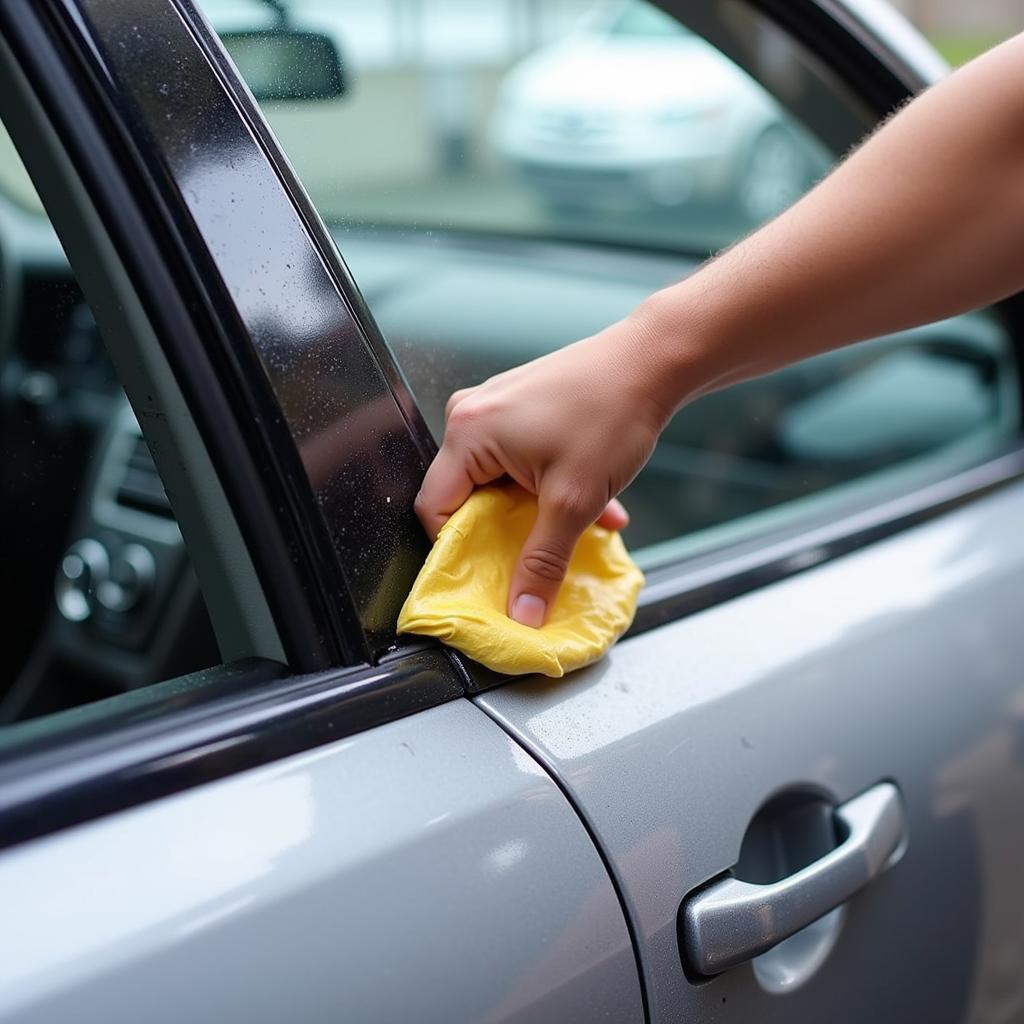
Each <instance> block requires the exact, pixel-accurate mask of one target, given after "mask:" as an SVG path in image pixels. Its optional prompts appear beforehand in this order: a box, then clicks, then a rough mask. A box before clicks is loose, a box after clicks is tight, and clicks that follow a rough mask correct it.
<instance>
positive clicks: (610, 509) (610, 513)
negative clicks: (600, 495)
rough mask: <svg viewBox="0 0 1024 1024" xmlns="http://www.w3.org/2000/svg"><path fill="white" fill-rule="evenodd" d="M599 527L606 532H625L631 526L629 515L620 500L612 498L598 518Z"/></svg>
mask: <svg viewBox="0 0 1024 1024" xmlns="http://www.w3.org/2000/svg"><path fill="white" fill-rule="evenodd" d="M597 525H598V526H603V527H604V528H605V529H606V530H624V529H625V528H626V527H627V526H629V513H628V512H627V511H626V506H625V505H623V504H622V502H621V501H619V499H618V498H612V500H611V501H609V502H608V504H607V505H606V506H605V510H604V511H603V512H602V513H601V514H600V515H599V516H598V517H597Z"/></svg>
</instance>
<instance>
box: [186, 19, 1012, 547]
mask: <svg viewBox="0 0 1024 1024" xmlns="http://www.w3.org/2000/svg"><path fill="white" fill-rule="evenodd" d="M202 6H203V8H204V10H205V11H206V13H207V14H208V16H209V17H210V19H211V22H212V23H213V25H214V27H215V28H216V29H218V30H219V31H221V33H222V37H223V38H224V41H225V43H226V45H227V47H228V49H229V51H230V52H232V53H233V54H234V55H235V57H236V60H237V61H238V63H239V67H240V69H241V70H242V71H243V74H245V75H246V76H247V78H248V80H249V82H250V84H251V86H252V88H253V90H254V92H255V94H256V95H257V98H258V99H259V100H260V101H261V103H262V105H263V109H264V111H265V113H266V115H267V117H268V119H269V121H270V123H271V125H272V127H273V128H274V130H275V132H276V133H277V135H278V137H279V139H280V141H281V142H282V144H283V146H284V148H285V149H286V151H287V153H288V155H289V157H290V159H291V160H292V162H293V164H294V165H295V167H296V169H297V171H298V173H299V175H300V177H301V178H302V180H303V182H304V184H305V185H306V186H307V188H308V189H309V191H310V194H311V196H312V198H313V200H314V202H315V203H316V205H317V206H318V208H319V211H320V213H321V214H322V215H323V217H324V219H325V221H326V222H327V223H328V225H329V227H330V228H331V230H332V231H333V232H334V234H335V237H336V239H337V241H338V243H339V246H340V248H341V250H342V252H343V254H344V255H345V257H346V259H347V260H348V262H349V264H350V266H351V267H352V270H353V272H354V274H355V277H356V279H357V281H358V282H359V284H360V286H361V288H362V290H363V292H364V295H365V296H366V299H367V300H368V302H369V304H370V306H371V309H372V310H373V312H374V314H375V316H376V317H377V320H378V322H379V323H380V325H381V327H382V329H383V331H384V334H385V336H386V337H387V339H388V341H389V344H390V345H391V347H392V349H393V351H394V353H395V355H396V358H397V359H398V361H399V363H400V365H401V366H402V369H403V370H404V372H405V373H406V375H407V378H408V379H409V381H410V384H411V386H412V389H413V391H414V393H415V394H416V397H417V400H418V401H419V403H420V406H421V408H422V409H423V411H424V414H425V416H426V418H427V420H428V422H429V423H430V425H431V427H432V429H433V430H434V432H435V433H436V434H438V435H440V433H441V431H442V429H443V409H444V403H445V401H446V399H447V397H448V395H449V394H450V393H451V392H452V391H454V390H456V389H458V388H460V387H465V386H467V385H470V384H474V383H478V382H479V381H481V380H482V379H484V378H486V377H488V376H490V375H492V374H495V373H498V372H501V371H502V370H505V369H507V368H509V367H510V366H513V365H516V364H518V363H521V362H523V361H525V360H528V359H531V358H534V357H536V356H539V355H541V354H543V353H544V352H547V351H550V350H551V349H552V348H555V347H557V346H559V345H564V344H567V343H569V342H572V341H574V340H576V339H578V338H580V337H584V336H586V335H588V334H591V333H593V332H594V331H597V330H599V329H600V328H602V327H604V326H605V325H607V324H608V323H610V322H612V321H613V320H615V319H618V318H619V317H622V316H624V315H625V314H626V313H628V312H629V310H630V309H632V308H633V307H634V306H635V305H636V303H637V302H639V301H640V300H641V299H642V298H643V297H644V296H645V295H646V294H649V293H650V292H651V291H653V290H655V289H657V288H659V287H661V286H663V285H665V284H667V283H669V282H671V281H672V280H674V279H677V278H678V277H680V276H682V275H685V274H687V273H690V272H692V270H693V269H694V268H695V267H696V266H697V265H698V264H699V262H700V261H701V260H702V259H705V258H706V257H707V256H708V255H710V254H711V253H713V252H715V251H716V250H718V249H720V248H721V247H723V246H724V245H727V244H729V243H731V242H732V241H734V240H736V239H737V238H738V237H740V236H742V235H743V234H745V233H746V232H748V231H749V230H751V229H752V228H753V227H755V226H757V225H758V224H759V223H761V222H763V221H764V220H766V219H768V218H770V217H772V216H774V215H775V214H776V213H778V212H780V211H781V210H782V209H784V208H785V207H786V206H788V205H790V204H791V203H792V202H793V201H794V200H796V199H797V198H799V196H800V195H801V194H802V193H803V192H805V191H806V190H807V189H808V188H810V187H811V186H812V185H813V184H814V182H815V181H817V180H818V179H819V178H820V177H821V176H822V175H823V174H825V173H826V172H827V170H828V169H829V167H830V166H831V165H832V164H833V163H834V162H835V160H836V159H837V155H838V154H841V153H843V152H845V151H846V150H847V149H848V148H849V147H850V146H851V145H853V144H854V143H855V142H856V141H858V139H859V138H860V137H862V135H863V134H864V133H865V132H866V131H867V130H868V129H869V128H870V127H871V124H872V122H871V118H870V117H869V116H867V115H866V114H865V112H864V110H863V109H862V108H861V106H860V104H859V102H858V100H857V99H856V98H855V97H853V96H851V95H849V94H848V93H847V92H845V91H844V90H843V88H842V87H841V86H840V85H839V84H838V83H837V82H836V81H834V80H832V79H831V78H830V76H829V72H828V69H827V68H826V67H824V66H823V65H822V62H820V61H817V60H816V59H814V58H813V56H808V55H806V54H805V53H804V52H803V51H802V50H800V49H799V48H798V47H797V46H796V45H795V44H793V43H792V41H791V40H790V39H789V38H788V37H787V36H786V35H784V34H783V33H781V32H780V31H779V30H778V29H776V28H775V27H774V26H773V25H772V23H771V22H770V21H769V20H768V19H766V18H764V17H763V16H761V15H760V14H758V13H757V12H756V11H754V10H753V9H752V8H751V7H749V6H748V5H747V4H745V3H742V2H739V0H712V2H710V3H705V2H702V3H697V2H692V3H683V4H678V5H676V8H675V9H676V10H677V11H678V13H679V15H680V17H681V18H682V19H684V20H685V21H686V24H683V22H682V21H680V20H677V19H676V18H675V17H672V16H670V15H668V14H667V13H665V12H664V11H663V10H661V9H660V8H659V7H657V6H655V5H654V4H652V3H648V2H645V0H603V2H602V0H544V2H537V0H485V2H478V0H408V2H403V3H392V2H386V0H367V2H365V3H360V4H358V5H340V4H336V3H334V2H333V0H283V2H281V3H274V4H273V5H270V4H266V3H263V2H260V0H205V2H203V4H202ZM293 29H299V30H303V31H305V32H307V33H310V32H312V33H316V34H318V35H319V39H320V42H321V45H322V47H323V49H322V51H321V55H320V56H319V57H317V56H315V55H314V54H313V53H312V52H311V51H310V52H308V53H307V54H306V57H304V58H302V60H301V61H300V59H299V58H298V57H296V56H295V54H294V53H292V54H291V56H289V53H288V51H287V49H286V48H285V47H283V46H282V45H281V44H282V42H284V41H286V38H287V36H288V33H289V32H290V31H291V30H293ZM328 55H329V56H328ZM332 62H334V63H335V64H336V67H337V68H340V77H339V75H338V74H332V73H329V72H330V71H331V65H332ZM312 66H316V67H319V68H320V70H321V72H322V74H320V76H319V77H318V76H316V75H312V74H311V73H310V67H312ZM332 83H333V85H332ZM1015 380H1016V370H1015V366H1014V361H1013V358H1012V345H1011V341H1010V339H1009V337H1008V336H1007V333H1006V331H1005V329H1004V328H1003V327H1002V326H1001V324H1000V323H999V321H998V319H996V318H995V317H994V316H992V315H989V314H987V313H977V314H972V315H970V316H965V317H960V318H957V319H955V320H952V321H949V322H946V323H942V324H938V325H934V326H930V327H928V328H922V329H919V330H916V331H908V332H905V333H902V334H900V335H898V336H893V337H889V338H882V339H877V340H875V341H872V342H867V343H865V344H864V345H861V346H857V347H855V348H853V349H850V350H847V351H844V352H840V353H836V354H833V355H829V356H826V357H823V358H820V359H817V360H813V361H810V362H808V363H805V364H802V365H800V366H797V367H793V368H791V369H789V370H786V371H784V372H782V373H779V374H775V375H774V376H772V377H769V378H765V379H763V380H759V381H754V382H751V383H749V384H746V385H742V386H740V387H736V388H732V389H730V390H728V391H726V392H723V393H721V394H717V395H713V396H710V397H708V398H706V399H704V400H702V401H700V402H698V403H696V404H695V405H693V406H692V407H690V408H687V409H685V410H684V411H683V412H682V413H681V414H680V415H679V416H678V417H677V418H676V419H675V421H674V422H673V423H672V424H671V425H670V426H669V428H668V430H667V431H666V432H665V435H664V438H663V440H662V442H661V444H660V445H659V446H658V449H657V450H656V452H655V454H654V456H653V458H652V459H651V462H650V464H649V466H648V467H647V469H646V470H645V471H644V472H643V473H642V474H641V475H640V477H639V478H638V479H637V480H636V481H635V482H634V483H633V485H632V486H631V487H630V488H629V490H628V492H627V494H626V496H625V498H626V501H627V503H628V504H629V507H630V510H631V512H632V515H633V522H632V524H631V526H630V528H629V530H628V533H627V540H628V541H629V543H630V544H631V546H633V547H634V548H648V549H650V550H649V552H648V561H650V560H655V561H656V560H658V559H660V558H662V557H668V556H669V555H670V554H671V552H673V551H678V550H679V543H678V542H679V540H680V539H681V538H682V539H685V543H686V544H690V543H691V541H692V540H699V541H700V543H710V542H712V541H713V540H714V537H715V536H716V532H715V531H716V530H717V531H718V535H720V533H721V529H722V528H726V527H728V528H729V529H730V530H732V531H734V530H735V529H737V528H739V529H753V528H755V526H756V524H757V523H758V522H762V521H763V518H764V515H763V514H765V513H768V512H769V510H773V509H776V508H777V507H781V506H785V507H786V508H791V507H793V508H802V507H804V506H805V505H806V504H807V502H801V503H800V504H799V505H793V504H792V503H794V502H795V501H796V499H810V498H812V496H815V495H821V496H822V497H824V496H826V495H828V496H830V497H835V496H840V497H841V496H842V495H843V494H844V493H845V491H844V490H843V487H842V485H846V484H850V483H852V482H854V481H868V480H872V481H874V480H875V479H876V478H878V479H888V478H889V477H891V478H892V485H893V486H896V485H899V486H904V485H905V480H906V479H907V478H908V476H909V475H913V474H915V473H922V474H925V475H927V474H928V473H933V474H934V473H935V472H940V471H942V472H944V471H946V470H947V469H948V467H949V466H951V465H953V464H954V463H955V462H956V461H957V460H958V459H959V460H965V459H969V458H977V457H978V453H979V452H983V451H985V450H991V449H993V448H994V447H995V446H997V445H998V444H1000V443H1001V442H1002V441H1003V439H1005V438H1006V437H1007V436H1008V435H1009V434H1010V433H1011V432H1013V431H1014V430H1015V429H1016V425H1017V419H1018V411H1017V401H1016V397H1015V396H1016V392H1017V388H1016V383H1015ZM938 466H941V467H942V469H941V470H940V469H939V468H937V467H938ZM879 474H883V477H879ZM666 544H667V545H668V547H665V546H664V545H666Z"/></svg>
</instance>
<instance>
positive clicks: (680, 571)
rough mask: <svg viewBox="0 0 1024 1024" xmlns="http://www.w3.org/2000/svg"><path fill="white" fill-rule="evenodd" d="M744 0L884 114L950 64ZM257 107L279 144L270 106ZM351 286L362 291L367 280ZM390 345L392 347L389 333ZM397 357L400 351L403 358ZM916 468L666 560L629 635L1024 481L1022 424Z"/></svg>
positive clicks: (1019, 356)
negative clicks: (957, 455) (996, 439)
mask: <svg viewBox="0 0 1024 1024" xmlns="http://www.w3.org/2000/svg"><path fill="white" fill-rule="evenodd" d="M653 2H655V3H656V4H657V6H658V7H660V8H662V9H663V10H665V11H666V12H668V13H669V14H671V15H673V16H674V17H676V18H677V19H679V20H681V21H683V23H684V24H685V25H687V27H689V28H690V29H692V30H698V31H699V32H700V34H701V35H702V36H703V37H704V38H705V39H707V40H708V41H709V42H710V43H711V44H712V45H714V46H716V47H717V48H719V49H720V50H721V51H722V52H723V53H725V54H726V56H728V57H730V58H731V59H733V60H735V61H736V62H737V63H738V64H739V65H740V66H741V67H745V68H746V70H748V71H750V70H751V69H750V68H749V67H748V66H747V64H748V62H747V61H746V60H745V57H744V53H743V51H742V50H741V49H739V48H738V47H737V45H736V41H735V39H734V38H732V37H731V36H730V34H729V31H728V26H725V25H724V23H718V22H716V20H715V19H711V18H709V19H706V20H705V22H703V23H701V24H696V23H695V21H694V19H693V17H692V16H689V14H690V13H692V12H685V11H683V10H682V8H681V4H679V3H678V2H673V0H653ZM742 3H743V4H744V5H745V6H746V7H748V8H749V9H750V10H751V11H752V12H754V13H755V14H760V15H762V16H764V17H765V18H767V19H769V20H770V21H771V22H773V23H774V24H775V25H776V26H777V27H778V28H779V29H780V30H781V31H783V32H784V33H785V34H786V35H787V37H788V38H789V39H790V40H791V41H792V43H793V44H794V45H795V46H796V47H797V48H798V49H800V50H801V51H802V52H804V53H805V54H810V55H811V58H812V59H813V61H814V63H816V64H818V65H822V66H826V67H827V68H828V69H829V74H830V75H831V76H832V77H833V78H834V80H835V81H836V82H837V83H838V84H839V85H840V86H842V87H843V88H845V89H848V90H849V91H850V92H851V93H853V94H854V95H855V96H856V98H857V99H858V100H859V101H860V102H861V103H862V104H863V107H864V109H865V110H866V111H868V112H869V114H870V116H871V117H872V118H873V119H874V121H875V123H881V122H882V121H883V120H884V119H885V118H886V117H888V116H890V115H891V114H892V113H893V112H894V111H895V110H897V109H899V107H901V106H902V105H903V104H904V103H906V102H907V101H908V100H909V99H910V98H912V97H913V96H914V95H915V94H916V93H918V92H919V91H921V90H922V89H924V88H926V87H927V86H928V85H930V84H932V83H933V82H934V81H935V80H937V77H938V76H939V75H940V73H941V71H942V61H941V60H940V59H938V58H936V59H934V60H929V59H927V58H928V51H927V47H926V44H924V43H923V42H922V43H921V45H920V46H919V47H917V48H916V49H915V50H914V51H913V52H911V53H910V55H909V57H908V56H907V55H906V54H904V53H903V52H902V51H898V50H897V49H896V48H895V47H894V45H893V41H894V40H895V41H896V42H899V41H900V39H901V36H902V35H906V33H907V32H909V33H910V34H911V35H913V34H914V30H913V29H911V28H910V27H909V26H908V25H907V24H906V23H904V22H902V21H901V22H900V23H899V24H898V25H895V24H893V23H891V22H886V21H885V20H884V19H882V20H879V19H877V18H868V17H862V16H860V14H859V13H858V11H857V5H856V4H855V3H853V2H851V0H742ZM896 17H897V16H895V15H894V19H895V18H896ZM252 113H254V115H255V116H256V119H257V122H258V123H260V124H261V125H262V126H263V127H262V131H264V132H265V133H266V137H267V138H268V139H269V140H270V142H271V143H272V144H273V136H272V135H271V134H270V133H269V129H267V128H266V124H265V121H264V119H263V117H262V115H261V114H258V112H255V111H253V112H252ZM299 188H300V192H301V196H302V200H301V201H302V203H303V205H304V207H305V208H307V209H310V210H312V206H311V204H310V203H309V199H308V196H306V194H305V192H304V191H302V190H301V186H299ZM312 212H313V214H314V215H315V211H312ZM317 219H318V220H319V218H317ZM343 256H344V253H343V252H342V257H343ZM349 287H351V288H352V289H353V294H354V295H356V296H359V292H358V282H357V281H355V282H351V283H350V284H349ZM358 301H359V302H360V303H361V305H360V310H361V315H362V316H364V317H365V318H366V322H367V324H368V325H372V326H370V330H371V331H372V332H373V337H374V339H375V344H378V341H377V340H376V339H378V338H379V336H380V332H379V330H378V329H377V328H376V325H375V324H374V323H373V311H372V307H370V308H367V306H366V304H365V302H363V300H362V298H361V296H360V297H359V299H358ZM989 309H990V310H991V311H992V312H993V313H994V314H995V315H996V317H997V318H998V319H999V320H1000V321H1001V323H1002V324H1003V325H1004V326H1005V327H1006V328H1007V330H1008V333H1009V336H1010V338H1011V341H1012V346H1013V354H1014V358H1015V361H1016V363H1017V366H1018V368H1021V369H1022V370H1024V296H1022V295H1016V296H1012V297H1010V298H1008V299H1006V300H1004V301H1002V302H1000V303H998V304H996V305H994V306H992V307H989ZM383 344H384V345H385V346H386V342H384V343H383ZM391 361H392V362H394V359H393V357H392V359H391ZM395 373H396V374H397V376H398V378H399V379H401V373H400V370H399V369H397V368H396V370H395ZM1016 383H1017V391H1018V394H1017V396H1016V398H1017V400H1018V402H1021V404H1022V405H1024V401H1022V400H1024V373H1019V374H1018V377H1017V382H1016ZM401 386H402V387H403V388H404V390H403V402H408V401H413V399H412V397H411V396H410V395H408V393H407V392H408V389H407V387H406V386H405V385H404V382H403V383H402V385H401ZM413 422H415V423H416V428H417V429H419V430H422V431H423V433H424V438H423V443H424V445H429V444H430V443H431V442H430V435H429V430H428V429H427V428H426V427H425V426H423V419H422V416H420V417H418V418H417V419H416V420H414V421H413ZM908 476H910V477H911V479H910V480H909V481H907V482H903V483H902V484H900V485H898V486H897V487H895V488H889V490H887V491H886V490H885V489H884V488H881V489H880V488H878V487H877V486H874V485H872V486H869V487H865V488H859V487H857V486H856V485H857V484H858V483H861V482H868V481H866V480H865V481H854V483H853V484H852V485H851V486H850V488H849V490H850V494H849V497H848V498H847V499H846V500H844V501H842V502H839V503H835V507H829V508H827V509H809V510H808V511H807V513H806V514H801V515H799V516H795V517H794V518H793V520H792V521H790V522H786V523H783V524H782V525H781V526H770V527H763V528H760V529H759V530H758V531H757V532H752V533H751V534H750V535H748V536H745V537H743V538H742V539H740V540H738V541H736V542H731V543H725V544H722V545H721V546H720V547H717V548H714V549H712V550H710V551H707V552H703V553H698V554H695V555H692V556H691V555H687V556H681V557H676V558H668V559H666V560H665V562H663V563H660V564H657V565H656V566H654V567H652V568H651V569H650V570H649V571H648V572H647V584H646V586H645V588H644V589H643V591H642V592H641V594H640V598H639V606H638V610H637V615H636V618H635V621H634V623H633V625H632V627H631V628H630V630H629V631H628V632H627V634H626V635H627V636H636V635H639V634H642V633H644V632H646V631H648V630H651V629H654V628H657V627H658V626H661V625H664V624H667V623H669V622H672V621H675V620H677V619H679V618H682V617H684V616H687V615H691V614H694V613H696V612H698V611H701V610H703V609H705V608H709V607H711V606H713V605H715V604H720V603H722V602H724V601H727V600H730V599H732V598H735V597H739V596H741V595H742V594H745V593H747V592H749V591H751V590H754V589H756V588H759V587H763V586H767V585H769V584H771V583H774V582H777V581H780V580H782V579H785V578H786V577H788V576H791V575H794V574H795V573H798V572H803V571H806V570H808V569H810V568H813V567H815V566H818V565H821V564H823V563H825V562H828V561H830V560H832V559H834V558H839V557H841V556H843V555H845V554H847V553H850V552H852V551H855V550H857V549H859V548H862V547H864V546H866V545H868V544H872V543H875V542H877V541H879V540H882V539H884V538H886V537H889V536H892V535H894V534H896V533H899V532H901V531H903V530H906V529H909V528H911V527H913V526H915V525H918V524H921V523H924V522H926V521H928V520H929V519H931V518H934V517H936V516H939V515H943V514H945V513H946V512H950V511H953V510H954V509H957V508H960V507H962V506H963V505H965V504H967V503H969V502H971V501H975V500H980V499H982V498H984V497H985V496H987V495H989V494H991V493H993V492H994V491H996V490H998V489H1000V488H1002V487H1005V486H1009V485H1012V484H1014V483H1017V482H1020V481H1021V480H1024V443H1022V439H1021V434H1020V433H1019V432H1018V434H1017V435H1016V437H1015V438H1014V439H1013V440H1012V441H1010V442H1008V443H1007V444H1005V445H1003V446H999V447H997V448H996V450H994V451H991V452H989V453H987V454H986V455H985V456H983V457H982V458H980V459H979V460H972V461H968V462H967V463H965V464H960V465H957V466H956V467H955V469H951V470H949V471H948V472H944V473H942V474H939V476H938V478H934V477H932V478H927V477H926V478H924V479H921V478H920V476H916V477H915V476H914V475H913V474H908ZM829 504H832V503H829ZM451 653H452V657H453V658H455V659H456V661H458V662H459V664H460V665H461V666H462V669H463V671H464V673H465V675H466V677H467V678H468V679H469V688H470V692H480V691H483V690H486V689H490V688H492V687H494V686H499V685H502V684H504V683H506V682H508V681H509V677H506V676H502V675H500V674H497V673H494V672H491V671H490V670H487V669H483V668H482V667H481V666H479V665H477V664H475V663H473V662H472V661H471V660H470V659H468V658H466V657H465V656H463V655H461V654H458V653H457V652H451Z"/></svg>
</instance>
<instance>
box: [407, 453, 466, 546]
mask: <svg viewBox="0 0 1024 1024" xmlns="http://www.w3.org/2000/svg"><path fill="white" fill-rule="evenodd" d="M473 486H474V485H473V480H472V478H471V477H470V475H469V470H468V468H467V466H466V463H465V460H464V459H462V458H461V457H459V456H458V455H456V454H455V452H454V451H453V449H452V448H451V446H449V445H442V446H441V450H440V451H439V452H438V453H437V457H436V458H435V459H434V461H433V462H432V463H431V464H430V468H429V469H428V470H427V474H426V476H425V477H424V478H423V486H422V487H421V488H420V493H419V494H417V495H416V504H415V509H416V515H418V516H419V519H420V522H421V523H422V524H423V529H424V530H426V531H427V535H428V536H429V537H430V539H431V540H435V539H436V538H437V534H438V531H439V530H440V529H441V527H442V526H444V524H445V523H446V522H448V519H449V518H450V517H451V515H452V513H453V512H455V511H456V510H457V509H458V508H459V507H460V506H461V505H462V503H463V502H464V501H465V500H466V499H467V498H468V497H469V496H470V494H471V493H472V492H473Z"/></svg>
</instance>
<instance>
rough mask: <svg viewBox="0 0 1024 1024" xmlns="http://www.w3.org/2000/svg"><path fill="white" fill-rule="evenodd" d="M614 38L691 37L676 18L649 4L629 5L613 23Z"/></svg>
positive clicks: (611, 27) (611, 32)
mask: <svg viewBox="0 0 1024 1024" xmlns="http://www.w3.org/2000/svg"><path fill="white" fill-rule="evenodd" d="M608 34H609V35H612V36H630V37H636V38H641V39H643V38H648V39H649V38H656V39H657V38H661V39H664V38H671V37H672V36H684V35H690V34H691V33H690V32H689V30H687V29H686V28H684V27H683V26H682V25H681V24H680V23H679V22H678V21H676V19H675V18H673V17H671V15H668V14H666V13H665V12H664V11H661V10H659V9H658V8H657V7H650V6H648V5H647V4H638V3H630V4H627V5H626V6H625V7H624V8H623V9H622V10H621V11H620V12H619V13H618V14H617V15H616V16H615V19H614V20H613V21H612V23H611V26H610V28H609V30H608Z"/></svg>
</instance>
